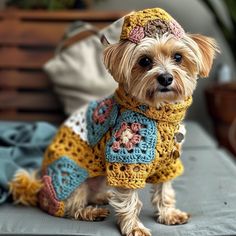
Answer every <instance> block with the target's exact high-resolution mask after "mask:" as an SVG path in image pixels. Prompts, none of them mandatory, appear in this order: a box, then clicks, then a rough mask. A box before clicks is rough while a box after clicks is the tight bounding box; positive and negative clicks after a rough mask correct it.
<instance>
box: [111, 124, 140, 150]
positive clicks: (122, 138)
mask: <svg viewBox="0 0 236 236" xmlns="http://www.w3.org/2000/svg"><path fill="white" fill-rule="evenodd" d="M140 129H141V124H139V123H132V124H131V125H128V124H127V123H126V122H123V123H122V124H121V127H120V129H119V130H118V131H116V132H115V134H114V137H115V139H116V141H114V142H113V144H112V150H113V151H119V150H120V148H121V147H122V146H123V147H125V148H126V149H127V150H132V149H133V148H134V145H136V144H138V143H139V142H140V141H141V135H140V134H138V132H139V130H140Z"/></svg>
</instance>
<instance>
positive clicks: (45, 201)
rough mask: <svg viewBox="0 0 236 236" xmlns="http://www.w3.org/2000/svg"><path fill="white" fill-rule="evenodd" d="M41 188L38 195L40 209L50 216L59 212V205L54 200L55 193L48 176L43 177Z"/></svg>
mask: <svg viewBox="0 0 236 236" xmlns="http://www.w3.org/2000/svg"><path fill="white" fill-rule="evenodd" d="M43 184H44V186H43V188H42V190H41V191H40V193H39V204H40V207H41V208H42V209H43V210H44V211H46V212H48V213H49V214H51V215H55V214H56V212H57V211H58V210H59V207H60V203H59V201H58V200H57V198H56V193H55V190H54V188H53V185H52V179H51V177H50V176H48V175H45V176H43Z"/></svg>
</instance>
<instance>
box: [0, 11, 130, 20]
mask: <svg viewBox="0 0 236 236" xmlns="http://www.w3.org/2000/svg"><path fill="white" fill-rule="evenodd" d="M125 14H127V12H125V11H124V12H118V11H109V12H107V11H79V10H74V11H73V10H70V11H53V12H52V11H51V12H50V11H36V10H34V11H18V10H9V11H0V18H12V17H15V18H20V19H21V20H31V21H33V20H34V21H35V20H48V21H50V20H51V21H74V20H86V21H102V20H104V21H115V20H117V19H119V18H120V17H122V16H124V15H125Z"/></svg>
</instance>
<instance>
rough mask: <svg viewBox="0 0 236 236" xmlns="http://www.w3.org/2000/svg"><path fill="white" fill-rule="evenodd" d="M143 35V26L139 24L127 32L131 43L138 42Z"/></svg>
mask: <svg viewBox="0 0 236 236" xmlns="http://www.w3.org/2000/svg"><path fill="white" fill-rule="evenodd" d="M144 37H145V34H144V28H143V27H140V26H136V27H134V28H133V29H132V30H131V32H130V34H129V40H130V41H131V42H133V43H139V42H140V41H141V39H143V38H144Z"/></svg>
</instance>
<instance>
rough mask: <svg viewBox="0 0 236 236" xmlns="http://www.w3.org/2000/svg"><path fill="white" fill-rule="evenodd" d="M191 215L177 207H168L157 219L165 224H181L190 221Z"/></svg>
mask: <svg viewBox="0 0 236 236" xmlns="http://www.w3.org/2000/svg"><path fill="white" fill-rule="evenodd" d="M189 218H190V215H189V214H188V213H186V212H183V211H180V210H178V209H175V208H167V209H165V210H163V211H162V212H161V213H159V215H158V218H157V221H158V222H159V223H161V224H165V225H181V224H185V223H187V222H188V220H189Z"/></svg>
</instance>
